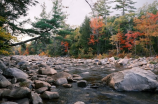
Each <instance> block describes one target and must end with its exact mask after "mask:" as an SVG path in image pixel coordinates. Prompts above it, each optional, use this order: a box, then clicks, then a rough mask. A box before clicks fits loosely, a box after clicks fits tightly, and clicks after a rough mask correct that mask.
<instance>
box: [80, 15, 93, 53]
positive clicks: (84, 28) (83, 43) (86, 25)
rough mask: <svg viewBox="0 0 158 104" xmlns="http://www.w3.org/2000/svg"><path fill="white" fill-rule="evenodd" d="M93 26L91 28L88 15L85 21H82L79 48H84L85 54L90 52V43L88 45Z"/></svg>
mask: <svg viewBox="0 0 158 104" xmlns="http://www.w3.org/2000/svg"><path fill="white" fill-rule="evenodd" d="M91 33H92V32H91V28H90V19H89V18H88V17H87V16H86V17H85V19H84V22H83V23H82V25H81V27H80V34H81V36H80V38H79V43H78V44H79V48H80V49H82V50H84V52H83V53H84V54H87V53H88V49H89V47H90V46H89V45H88V39H89V38H90V34H91Z"/></svg>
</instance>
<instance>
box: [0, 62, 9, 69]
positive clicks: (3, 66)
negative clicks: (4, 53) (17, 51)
mask: <svg viewBox="0 0 158 104" xmlns="http://www.w3.org/2000/svg"><path fill="white" fill-rule="evenodd" d="M0 69H1V70H2V71H3V70H5V69H7V66H6V65H5V64H4V63H3V61H1V60H0Z"/></svg>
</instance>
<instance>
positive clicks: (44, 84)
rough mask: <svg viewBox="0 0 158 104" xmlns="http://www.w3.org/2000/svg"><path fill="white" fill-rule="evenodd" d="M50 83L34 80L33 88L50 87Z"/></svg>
mask: <svg viewBox="0 0 158 104" xmlns="http://www.w3.org/2000/svg"><path fill="white" fill-rule="evenodd" d="M50 86H51V85H50V84H49V83H47V82H44V81H40V80H35V88H36V89H38V88H41V87H50Z"/></svg>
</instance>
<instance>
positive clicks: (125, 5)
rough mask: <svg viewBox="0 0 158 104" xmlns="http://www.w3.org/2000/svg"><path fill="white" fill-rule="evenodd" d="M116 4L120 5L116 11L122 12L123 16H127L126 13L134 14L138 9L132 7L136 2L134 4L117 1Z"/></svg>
mask: <svg viewBox="0 0 158 104" xmlns="http://www.w3.org/2000/svg"><path fill="white" fill-rule="evenodd" d="M114 2H116V3H118V4H116V6H115V8H114V9H117V10H121V11H122V15H125V11H128V12H134V11H133V9H136V8H135V7H134V6H132V5H134V4H135V3H136V2H133V1H132V0H115V1H114Z"/></svg>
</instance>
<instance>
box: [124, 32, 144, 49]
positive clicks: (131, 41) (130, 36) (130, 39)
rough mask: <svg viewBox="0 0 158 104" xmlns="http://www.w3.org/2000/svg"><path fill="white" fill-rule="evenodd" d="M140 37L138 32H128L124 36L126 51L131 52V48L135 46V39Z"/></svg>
mask: <svg viewBox="0 0 158 104" xmlns="http://www.w3.org/2000/svg"><path fill="white" fill-rule="evenodd" d="M141 35H142V34H141V33H140V32H132V31H128V33H126V34H125V36H126V42H125V47H126V48H128V50H131V49H132V47H133V46H134V45H135V44H136V43H135V41H136V38H137V37H138V36H141Z"/></svg>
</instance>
